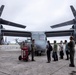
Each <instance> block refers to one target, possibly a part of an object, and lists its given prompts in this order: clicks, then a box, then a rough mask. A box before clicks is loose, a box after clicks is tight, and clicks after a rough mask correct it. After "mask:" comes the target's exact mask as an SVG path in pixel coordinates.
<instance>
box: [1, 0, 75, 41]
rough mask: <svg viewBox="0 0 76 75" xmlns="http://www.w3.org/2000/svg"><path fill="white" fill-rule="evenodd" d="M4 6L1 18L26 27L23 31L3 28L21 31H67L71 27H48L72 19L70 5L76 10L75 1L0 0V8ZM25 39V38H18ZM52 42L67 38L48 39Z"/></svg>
mask: <svg viewBox="0 0 76 75" xmlns="http://www.w3.org/2000/svg"><path fill="white" fill-rule="evenodd" d="M1 5H5V8H4V10H3V13H2V15H1V18H3V19H5V20H8V21H11V22H15V23H19V24H22V25H25V26H27V27H26V28H25V29H21V28H16V27H11V26H5V25H3V27H4V28H5V29H9V30H10V29H13V30H22V31H44V32H45V31H55V30H67V29H70V28H71V26H72V25H70V26H65V27H60V28H56V29H52V28H51V27H50V26H51V25H55V24H59V23H62V22H65V21H69V20H72V19H73V18H74V16H73V14H72V11H71V9H70V5H73V6H74V8H76V0H0V6H1ZM15 38H19V37H7V40H8V41H10V40H14V39H15ZM19 39H25V38H19ZM48 39H49V40H50V41H51V42H53V40H57V41H58V42H59V41H60V40H64V39H67V40H68V41H69V36H67V37H50V38H48Z"/></svg>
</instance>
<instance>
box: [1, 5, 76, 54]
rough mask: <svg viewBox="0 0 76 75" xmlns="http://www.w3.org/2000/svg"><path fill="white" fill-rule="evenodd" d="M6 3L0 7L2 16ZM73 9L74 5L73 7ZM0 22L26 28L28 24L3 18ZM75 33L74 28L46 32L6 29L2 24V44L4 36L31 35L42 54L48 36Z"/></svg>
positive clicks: (38, 51) (39, 52) (37, 51)
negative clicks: (20, 23) (24, 24)
mask: <svg viewBox="0 0 76 75" xmlns="http://www.w3.org/2000/svg"><path fill="white" fill-rule="evenodd" d="M3 8H4V5H2V6H1V8H0V16H1V14H2V11H3ZM72 10H73V7H72ZM0 24H5V25H6V24H7V25H10V26H15V27H21V28H25V27H26V26H23V25H19V24H16V23H12V22H9V21H6V20H3V19H0ZM71 34H74V35H76V34H75V29H72V30H63V31H60V30H59V31H45V32H32V31H16V30H5V29H3V26H2V25H0V44H2V40H3V36H17V37H31V40H32V39H34V40H35V44H36V47H37V48H36V53H38V54H42V53H44V52H45V51H46V45H47V37H55V36H69V35H71Z"/></svg>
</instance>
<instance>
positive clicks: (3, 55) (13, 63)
mask: <svg viewBox="0 0 76 75" xmlns="http://www.w3.org/2000/svg"><path fill="white" fill-rule="evenodd" d="M20 54H21V53H20V51H0V75H76V67H69V63H70V61H69V60H65V58H66V57H64V59H62V60H61V59H59V60H58V61H53V59H52V60H51V62H50V63H46V62H47V57H46V55H42V56H35V60H36V61H31V60H30V59H31V56H29V61H28V62H25V61H19V60H18V57H19V55H20ZM75 65H76V58H75Z"/></svg>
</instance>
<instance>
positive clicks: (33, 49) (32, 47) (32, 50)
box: [31, 40, 35, 61]
mask: <svg viewBox="0 0 76 75" xmlns="http://www.w3.org/2000/svg"><path fill="white" fill-rule="evenodd" d="M34 56H35V40H32V44H31V60H32V61H35V60H34Z"/></svg>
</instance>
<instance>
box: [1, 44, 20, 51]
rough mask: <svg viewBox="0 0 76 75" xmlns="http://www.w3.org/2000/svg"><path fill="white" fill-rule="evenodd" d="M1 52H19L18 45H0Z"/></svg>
mask: <svg viewBox="0 0 76 75" xmlns="http://www.w3.org/2000/svg"><path fill="white" fill-rule="evenodd" d="M0 50H1V51H20V46H19V45H0Z"/></svg>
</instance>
